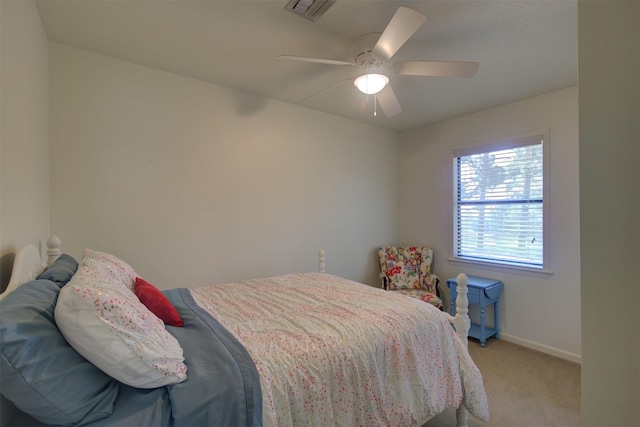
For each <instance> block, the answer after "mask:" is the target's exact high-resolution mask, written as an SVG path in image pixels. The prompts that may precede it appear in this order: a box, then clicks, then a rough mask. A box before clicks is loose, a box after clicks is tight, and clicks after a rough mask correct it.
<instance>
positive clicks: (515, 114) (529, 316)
mask: <svg viewBox="0 0 640 427" xmlns="http://www.w3.org/2000/svg"><path fill="white" fill-rule="evenodd" d="M577 100H578V89H577V88H576V87H573V88H568V89H564V90H560V91H557V92H553V93H549V94H546V95H542V96H538V97H535V98H530V99H526V100H523V101H520V102H516V103H513V104H509V105H504V106H501V107H498V108H493V109H489V110H484V111H481V112H478V113H475V114H471V115H468V116H463V117H459V118H456V119H452V120H447V121H444V122H440V123H436V124H434V125H431V126H428V127H425V128H422V129H416V130H413V131H409V132H405V133H404V134H403V135H402V144H401V150H400V164H401V165H402V172H401V183H400V188H401V192H400V195H401V200H400V206H402V209H401V211H400V241H401V242H403V243H405V244H428V245H431V246H432V247H433V248H434V251H435V255H434V258H435V264H434V267H435V272H436V273H437V274H438V275H439V276H440V277H441V278H442V281H443V282H444V281H445V280H446V279H447V278H450V277H454V276H456V275H457V274H458V273H460V272H464V273H467V274H470V275H476V276H481V277H491V278H495V279H499V280H502V281H503V282H504V284H505V290H504V292H503V294H502V298H501V301H500V307H499V308H500V314H501V319H500V328H501V335H502V338H504V339H506V340H510V341H513V342H516V343H519V344H523V345H526V346H528V347H532V348H537V349H539V350H542V351H545V352H547V353H551V354H556V355H558V356H560V357H564V358H567V359H569V360H574V361H579V360H580V353H581V350H580V345H581V344H580V250H579V246H580V234H579V233H580V228H579V187H578V133H577V129H578V121H577V120H578V110H577V102H578V101H577ZM542 128H549V129H550V151H551V155H550V193H549V199H550V200H548V201H547V203H549V206H550V211H549V215H548V218H547V220H548V224H549V225H548V226H549V228H548V230H549V233H548V235H546V236H545V239H546V243H547V244H548V245H549V260H548V261H549V262H548V265H546V266H545V268H546V269H547V270H551V271H552V272H553V274H552V275H551V276H548V277H532V276H525V275H518V274H513V273H509V272H505V271H503V270H499V269H498V270H496V269H486V268H483V269H480V268H478V267H471V266H468V265H459V264H454V263H452V262H449V261H448V260H447V258H448V257H449V255H450V250H451V242H450V235H449V229H448V224H450V223H451V221H450V218H449V212H450V209H449V206H448V205H449V201H450V200H451V196H450V192H451V191H452V190H451V176H452V169H451V164H450V158H451V150H452V148H453V147H455V146H459V145H464V144H468V143H472V142H474V141H482V140H487V139H491V138H499V137H506V136H510V135H517V134H522V133H524V132H528V131H531V130H536V129H542ZM442 290H443V291H444V293H445V295H447V300H448V289H447V288H446V285H444V283H443V286H442ZM476 308H477V307H471V312H470V313H471V315H472V319H473V318H476V319H477V317H478V316H476V315H477V313H476ZM489 315H490V317H489V319H490V323H492V322H493V320H492V313H489Z"/></svg>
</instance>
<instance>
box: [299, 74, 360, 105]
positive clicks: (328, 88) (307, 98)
mask: <svg viewBox="0 0 640 427" xmlns="http://www.w3.org/2000/svg"><path fill="white" fill-rule="evenodd" d="M354 78H355V76H354V77H349V78H348V79H344V80H341V81H339V82H338V83H334V84H332V85H331V86H329V87H326V88H324V89H322V90H320V91H318V92H316V93H314V94H312V95H309V96H307V97H306V98H304V99H302V100H300V101H298V104H302V103H303V102H305V101H307V100H309V99H311V98H313V97H314V96H318V95H320V94H321V93H325V92H327V91H329V90H331V89H333V88H334V87H338V86H340V85H342V84H345V83H347V82H349V81H352V80H353V79H354Z"/></svg>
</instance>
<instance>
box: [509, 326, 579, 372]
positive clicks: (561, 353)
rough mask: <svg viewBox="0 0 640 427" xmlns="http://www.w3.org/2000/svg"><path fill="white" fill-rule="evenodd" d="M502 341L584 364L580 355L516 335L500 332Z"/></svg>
mask: <svg viewBox="0 0 640 427" xmlns="http://www.w3.org/2000/svg"><path fill="white" fill-rule="evenodd" d="M500 339H501V340H505V341H508V342H511V343H514V344H518V345H521V346H523V347H527V348H530V349H532V350H537V351H539V352H541V353H545V354H549V355H551V356H555V357H559V358H561V359H565V360H568V361H570V362H575V363H578V364H582V356H581V355H579V354H573V353H569V352H568V351H564V350H560V349H558V348H555V347H550V346H548V345H544V344H540V343H537V342H534V341H529V340H525V339H523V338H520V337H516V336H514V335H509V334H505V333H503V332H500Z"/></svg>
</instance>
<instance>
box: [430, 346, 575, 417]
mask: <svg viewBox="0 0 640 427" xmlns="http://www.w3.org/2000/svg"><path fill="white" fill-rule="evenodd" d="M469 353H470V354H471V357H472V358H473V360H474V361H475V363H476V365H477V366H478V368H479V369H480V372H482V378H483V379H484V383H485V390H486V392H487V398H488V401H489V414H490V419H489V422H488V423H483V422H481V421H479V420H477V419H475V418H473V417H472V416H471V415H470V416H469V427H479V426H492V427H529V426H532V427H541V426H544V427H578V426H580V425H581V416H580V365H579V364H577V363H573V362H569V361H567V360H564V359H559V358H556V357H553V356H549V355H547V354H544V353H540V352H538V351H534V350H530V349H528V348H525V347H522V346H519V345H516V344H512V343H509V342H506V341H503V340H499V339H498V340H496V339H493V338H491V339H489V340H488V341H487V344H486V347H484V348H482V347H480V344H479V342H478V341H475V340H473V339H471V340H469ZM455 425H456V418H455V409H448V410H446V411H445V412H443V413H442V414H440V415H438V416H436V417H435V418H433V419H431V420H430V421H429V422H428V423H426V424H425V425H424V427H453V426H455Z"/></svg>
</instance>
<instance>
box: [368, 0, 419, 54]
mask: <svg viewBox="0 0 640 427" xmlns="http://www.w3.org/2000/svg"><path fill="white" fill-rule="evenodd" d="M426 20H427V18H426V17H425V16H424V15H423V14H421V13H420V12H417V11H415V10H413V9H409V8H408V7H404V6H401V7H399V8H398V10H397V11H396V13H395V15H393V18H391V21H389V24H388V25H387V28H385V29H384V32H383V33H382V35H381V36H380V38H379V39H378V42H377V43H376V45H375V47H374V48H373V53H374V54H376V56H378V57H380V58H384V59H389V58H391V57H392V56H393V55H395V53H396V52H397V51H398V49H400V48H401V47H402V45H403V44H405V42H406V41H407V40H409V38H410V37H411V36H412V35H413V34H414V33H415V32H416V31H418V28H420V26H421V25H422V24H423V23H424V21H426Z"/></svg>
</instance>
